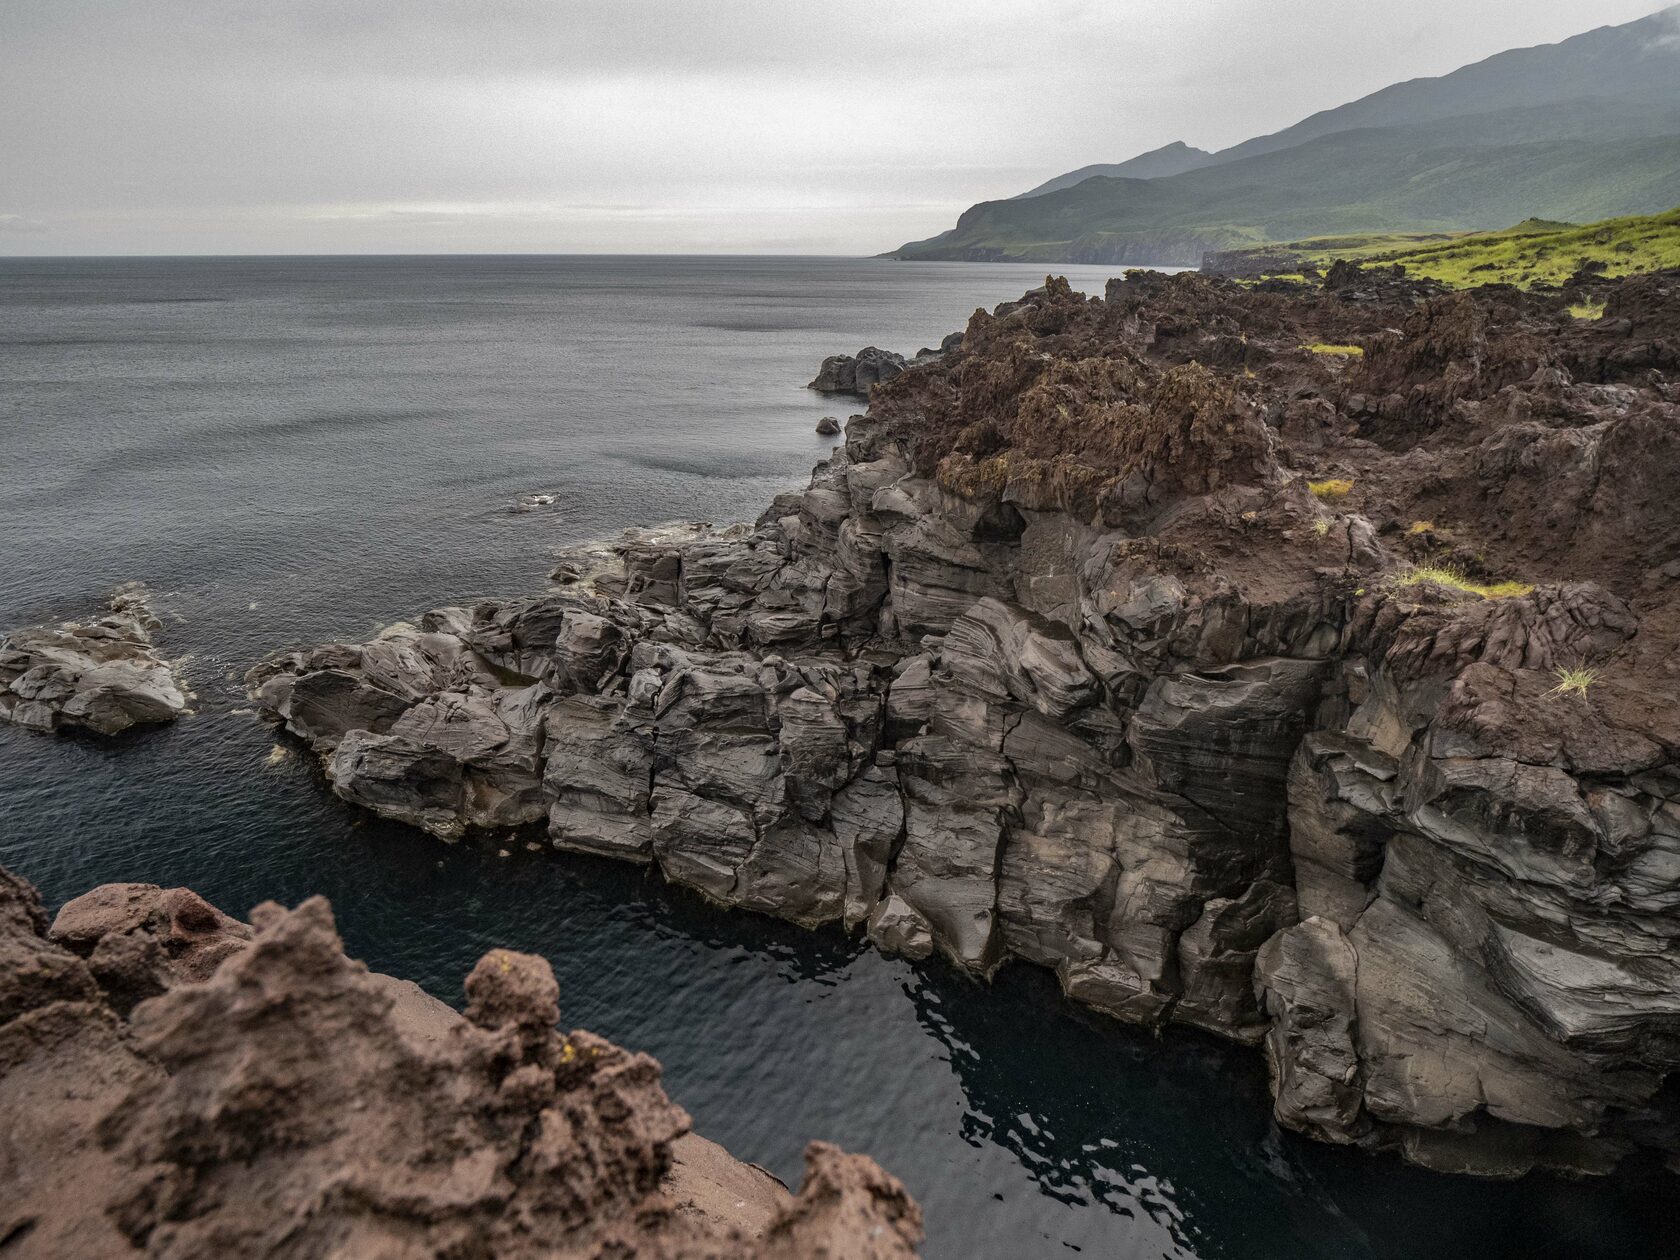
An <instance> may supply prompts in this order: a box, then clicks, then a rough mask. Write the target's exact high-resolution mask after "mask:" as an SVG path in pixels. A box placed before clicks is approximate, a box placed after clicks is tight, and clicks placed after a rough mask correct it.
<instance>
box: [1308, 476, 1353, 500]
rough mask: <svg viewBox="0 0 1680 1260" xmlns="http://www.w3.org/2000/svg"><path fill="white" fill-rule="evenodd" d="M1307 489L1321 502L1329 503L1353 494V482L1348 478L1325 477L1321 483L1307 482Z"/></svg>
mask: <svg viewBox="0 0 1680 1260" xmlns="http://www.w3.org/2000/svg"><path fill="white" fill-rule="evenodd" d="M1307 489H1308V490H1311V491H1312V492H1313V495H1314V496H1315V497H1316V498H1318V499H1319V500H1320V501H1321V502H1325V503H1329V502H1331V501H1332V500H1335V499H1345V498H1347V497H1348V495H1349V494H1351V493H1352V492H1353V480H1352V478H1349V477H1327V478H1325V479H1324V480H1323V481H1309V482H1307Z"/></svg>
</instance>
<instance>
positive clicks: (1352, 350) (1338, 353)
mask: <svg viewBox="0 0 1680 1260" xmlns="http://www.w3.org/2000/svg"><path fill="white" fill-rule="evenodd" d="M1301 349H1303V350H1306V351H1308V352H1310V353H1312V354H1322V355H1326V356H1328V357H1330V358H1336V359H1363V358H1364V357H1365V347H1364V346H1335V345H1331V344H1330V343H1329V342H1325V341H1316V342H1314V343H1313V344H1312V345H1310V346H1302V347H1301Z"/></svg>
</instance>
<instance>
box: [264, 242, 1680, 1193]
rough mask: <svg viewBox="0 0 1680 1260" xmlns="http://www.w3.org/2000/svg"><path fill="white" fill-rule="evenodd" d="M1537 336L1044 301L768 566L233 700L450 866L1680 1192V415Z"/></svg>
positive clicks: (1227, 294)
mask: <svg viewBox="0 0 1680 1260" xmlns="http://www.w3.org/2000/svg"><path fill="white" fill-rule="evenodd" d="M1356 281H1357V283H1356ZM1627 283H1630V284H1632V283H1634V282H1627ZM1639 283H1642V284H1646V285H1649V284H1650V283H1651V282H1650V281H1644V282H1639ZM1561 300H1562V299H1561V298H1559V297H1557V296H1555V295H1553V296H1548V295H1544V294H1520V293H1516V292H1514V291H1510V290H1494V291H1488V292H1483V293H1477V294H1473V295H1467V296H1458V297H1453V298H1445V299H1443V298H1442V297H1441V296H1440V295H1439V292H1438V291H1437V290H1436V289H1435V288H1433V287H1431V286H1409V285H1408V283H1407V282H1406V281H1404V280H1403V279H1400V278H1395V277H1393V276H1384V277H1379V278H1378V280H1375V281H1372V283H1370V284H1366V283H1365V282H1364V281H1363V280H1361V279H1360V278H1359V277H1350V276H1348V275H1346V274H1340V275H1338V277H1337V281H1336V284H1335V285H1333V286H1330V287H1328V288H1326V287H1324V286H1307V285H1292V286H1283V287H1280V288H1258V287H1257V288H1242V287H1239V286H1236V285H1233V284H1230V283H1226V282H1221V281H1218V280H1213V279H1209V278H1207V277H1202V276H1191V275H1186V276H1178V277H1172V278H1167V277H1162V276H1158V275H1151V274H1141V273H1134V274H1132V275H1131V276H1129V277H1128V278H1127V279H1126V280H1124V281H1119V282H1115V283H1113V284H1111V286H1110V288H1109V291H1108V293H1107V295H1106V297H1105V299H1104V300H1101V301H1095V300H1087V299H1085V298H1083V297H1080V296H1079V295H1076V294H1074V293H1073V292H1072V291H1071V290H1070V289H1069V288H1068V286H1067V285H1066V284H1065V282H1056V281H1052V282H1050V283H1047V284H1046V286H1045V287H1044V288H1042V289H1039V290H1035V291H1034V292H1032V293H1030V294H1028V295H1026V297H1025V298H1023V299H1022V300H1021V301H1020V302H1017V303H1009V304H1005V306H1003V307H1000V308H999V309H998V310H997V311H995V312H991V313H988V312H977V313H976V315H975V317H974V318H973V319H972V320H971V321H970V324H969V326H968V328H967V330H966V331H965V334H964V336H963V338H962V341H961V343H960V344H959V345H957V346H955V347H954V348H953V349H952V351H951V352H950V353H948V354H946V355H945V356H943V357H942V358H941V359H940V360H939V361H938V362H936V363H934V364H931V365H928V366H923V367H918V368H915V369H912V370H910V371H907V372H905V373H903V374H902V375H900V376H899V377H897V378H895V379H894V380H892V381H890V382H887V383H886V384H885V385H883V386H881V387H880V388H878V389H877V390H876V391H875V392H874V394H873V396H872V400H871V408H870V411H869V414H868V415H866V416H861V417H854V418H853V419H852V421H851V423H850V424H849V425H848V428H847V431H846V441H845V443H844V445H843V446H842V447H841V448H840V449H839V450H838V451H836V453H835V455H834V456H833V457H832V458H831V459H829V460H827V461H825V462H824V463H823V464H821V465H819V466H818V467H817V469H816V471H815V472H814V474H813V476H812V479H811V483H810V485H809V487H808V488H807V489H806V490H805V491H803V492H802V493H798V494H787V495H782V496H779V497H778V498H777V499H776V501H775V502H774V503H773V504H772V505H771V507H770V509H769V510H768V511H767V512H765V514H764V515H763V516H762V517H761V518H760V519H759V520H758V521H757V522H756V524H754V525H753V526H750V527H748V526H735V527H731V528H729V529H724V530H708V529H702V528H699V527H695V528H693V529H688V530H680V531H671V530H664V531H644V532H632V533H630V534H627V535H626V536H625V537H624V538H622V539H621V540H619V541H618V542H617V543H615V544H611V545H604V546H603V545H597V546H593V547H590V548H585V549H580V550H579V551H578V552H576V553H574V554H572V555H570V556H568V557H566V558H565V559H563V560H562V562H561V564H560V566H559V567H558V568H557V570H556V573H555V581H556V586H555V588H554V589H553V590H552V591H550V592H548V593H546V594H543V595H539V596H533V597H528V598H524V599H517V600H511V601H505V602H492V603H483V604H478V605H475V606H473V607H470V608H450V609H442V610H438V611H436V612H433V613H430V614H428V615H427V616H426V617H425V618H423V619H422V620H421V622H420V623H419V626H418V627H417V628H416V627H406V626H405V627H398V628H395V629H393V630H392V631H388V632H387V633H386V634H385V635H384V636H382V637H381V638H380V639H378V640H375V641H374V642H373V643H370V644H364V645H341V644H340V645H331V646H328V647H324V648H318V649H314V650H312V651H308V652H299V653H289V654H286V655H283V656H280V657H276V658H273V659H272V660H270V661H268V662H265V663H264V664H263V665H261V666H259V667H258V668H257V669H256V670H254V671H253V672H252V674H251V676H250V677H251V683H252V686H253V690H254V694H255V695H256V696H257V698H258V699H259V701H260V703H261V704H262V705H263V706H264V708H265V709H267V710H268V711H270V712H271V713H272V714H273V715H274V716H275V717H276V718H277V719H278V720H281V721H283V722H285V723H286V725H287V726H288V727H289V728H290V729H291V730H292V731H294V732H295V733H296V734H298V735H299V736H300V737H302V738H304V739H306V740H309V741H310V742H311V743H312V744H313V745H314V747H315V748H316V749H317V751H318V752H320V753H321V754H322V756H323V758H324V759H325V764H326V767H327V774H328V778H329V779H330V780H331V782H332V783H333V786H334V790H335V791H337V792H338V793H339V794H340V795H342V796H344V797H345V798H346V799H348V800H351V801H354V802H356V803H358V804H363V805H366V806H368V807H370V808H373V809H375V810H377V811H378V812H381V813H383V814H385V815H387V816H389V817H394V818H401V819H406V820H408V821H412V822H415V823H417V824H419V825H421V826H424V827H426V828H428V829H430V830H432V831H433V832H435V833H437V834H439V835H442V836H445V837H455V836H458V835H461V834H464V833H465V832H466V831H468V830H470V829H471V828H474V827H490V828H495V827H511V826H515V825H529V826H544V827H546V830H547V833H548V836H549V838H550V840H551V842H552V843H553V844H554V845H555V846H556V847H558V848H561V849H576V850H581V851H587V852H591V853H598V854H607V855H611V856H618V857H623V858H627V859H630V860H635V861H641V862H651V863H655V864H657V866H658V867H659V868H660V870H661V871H662V872H663V873H664V875H665V876H666V877H667V878H669V879H671V880H673V881H675V882H678V883H682V884H686V885H688V886H690V887H693V888H695V889H697V890H698V891H700V892H701V893H703V894H704V895H705V896H707V897H709V898H711V899H713V900H715V901H718V902H721V903H724V904H728V905H735V906H742V907H746V908H750V909H754V910H759V911H763V912H765V913H770V914H776V915H780V916H782V917H785V918H789V919H793V920H795V921H797V922H801V923H808V924H815V923H821V922H828V921H835V920H838V921H840V922H841V923H843V924H844V925H846V926H847V927H851V928H861V930H863V931H866V932H867V933H868V934H869V936H870V938H871V939H872V940H874V941H875V942H876V943H877V944H879V945H880V946H881V947H882V948H883V949H888V950H893V951H898V952H902V953H905V954H907V955H910V956H912V957H925V956H927V955H929V954H931V953H934V952H939V953H941V954H943V955H944V956H946V957H947V958H949V959H951V960H952V961H953V962H955V963H956V964H957V965H960V966H962V967H964V968H966V969H968V970H970V971H971V972H973V973H975V974H976V975H980V976H986V975H989V974H991V973H992V972H993V971H994V970H995V969H996V968H997V967H998V966H1000V965H1002V964H1003V963H1005V962H1006V961H1007V960H1009V959H1012V958H1013V959H1020V960H1024V961H1027V962H1031V963H1036V964H1038V965H1041V966H1044V967H1047V968H1050V969H1052V970H1054V971H1055V973H1056V974H1057V976H1058V977H1059V979H1060V981H1061V984H1062V987H1063V988H1064V990H1065V991H1066V992H1067V993H1068V994H1069V995H1070V996H1072V997H1073V998H1075V999H1077V1000H1079V1001H1081V1002H1084V1003H1087V1004H1089V1005H1091V1006H1094V1007H1096V1008H1098V1009H1101V1010H1104V1011H1107V1012H1110V1013H1112V1014H1113V1015H1115V1016H1117V1017H1119V1018H1121V1019H1125V1020H1129V1021H1133V1022H1136V1023H1140V1024H1146V1025H1151V1026H1160V1025H1163V1024H1169V1023H1178V1024H1188V1025H1192V1026H1195V1027H1199V1028H1204V1029H1208V1030H1210V1031H1213V1032H1216V1033H1219V1034H1221V1035H1224V1036H1228V1037H1231V1038H1235V1039H1237V1040H1240V1041H1243V1042H1247V1043H1250V1044H1255V1045H1262V1044H1263V1045H1264V1047H1265V1051H1266V1053H1267V1055H1268V1057H1269V1060H1270V1062H1271V1064H1272V1069H1273V1080H1274V1089H1275V1093H1276V1096H1277V1114H1278V1117H1279V1119H1280V1120H1281V1121H1282V1122H1283V1123H1285V1124H1287V1125H1289V1126H1290V1127H1292V1128H1295V1129H1299V1130H1301V1131H1303V1132H1307V1133H1310V1134H1312V1135H1314V1136H1317V1137H1320V1138H1323V1139H1327V1140H1331V1141H1338V1142H1346V1143H1357V1144H1361V1145H1365V1146H1369V1147H1375V1148H1398V1149H1400V1150H1402V1151H1403V1152H1404V1153H1405V1154H1407V1155H1408V1156H1409V1157H1410V1158H1412V1159H1414V1160H1417V1161H1419V1162H1422V1163H1426V1164H1429V1165H1431V1166H1434V1167H1439V1168H1450V1169H1459V1170H1464V1171H1471V1172H1480V1173H1488V1174H1509V1173H1515V1172H1520V1171H1522V1170H1524V1169H1526V1168H1529V1167H1534V1166H1551V1167H1560V1168H1569V1169H1575V1170H1582V1171H1599V1170H1602V1169H1605V1168H1607V1167H1609V1166H1611V1165H1613V1164H1614V1163H1615V1162H1616V1160H1617V1159H1619V1158H1620V1157H1621V1156H1622V1155H1623V1154H1625V1153H1627V1152H1629V1151H1631V1150H1634V1149H1637V1148H1654V1149H1656V1150H1659V1151H1661V1152H1663V1153H1665V1154H1666V1155H1668V1156H1670V1157H1676V1156H1680V1109H1677V1106H1676V1099H1675V1097H1674V1095H1673V1091H1672V1090H1671V1089H1670V1088H1668V1087H1667V1086H1666V1085H1665V1080H1666V1078H1667V1076H1668V1074H1669V1073H1671V1072H1673V1071H1674V1070H1675V1069H1676V1068H1677V1067H1680V1039H1677V1031H1680V1022H1676V1014H1677V1013H1680V1012H1677V1011H1676V1009H1675V1007H1676V1003H1677V999H1676V997H1675V994H1676V993H1680V983H1677V981H1680V972H1677V970H1676V968H1677V967H1680V944H1677V941H1680V716H1677V715H1680V705H1677V704H1675V703H1674V701H1675V700H1676V698H1677V696H1680V674H1677V670H1680V667H1677V666H1676V665H1674V663H1673V662H1674V661H1675V660H1676V659H1680V656H1677V655H1676V654H1675V652H1674V650H1673V649H1674V648H1675V647H1676V646H1677V644H1680V583H1677V582H1676V580H1675V579H1676V577H1677V576H1680V497H1677V496H1675V495H1674V494H1673V493H1672V487H1671V486H1668V485H1667V481H1668V480H1671V478H1670V477H1668V472H1669V471H1671V470H1672V469H1674V468H1675V467H1680V400H1677V398H1676V396H1675V391H1674V388H1673V386H1672V385H1671V384H1670V383H1668V382H1667V381H1666V380H1665V379H1664V378H1661V377H1659V376H1654V375H1651V373H1650V370H1649V369H1648V368H1645V367H1640V368H1637V369H1635V368H1634V367H1632V366H1627V367H1625V368H1618V367H1615V366H1614V365H1616V364H1629V365H1631V364H1633V363H1640V364H1643V363H1645V362H1647V360H1648V357H1649V355H1648V353H1647V352H1646V351H1645V350H1640V351H1638V352H1637V353H1634V354H1631V355H1625V354H1623V350H1625V349H1626V347H1627V346H1628V344H1629V343H1630V342H1632V341H1637V342H1638V344H1639V345H1640V346H1651V345H1656V344H1658V343H1662V344H1666V342H1663V338H1664V337H1666V336H1669V335H1671V333H1672V331H1673V330H1672V329H1671V328H1670V324H1671V323H1672V320H1670V321H1669V323H1664V322H1663V320H1662V319H1661V318H1657V317H1652V318H1649V319H1645V320H1643V321H1642V322H1641V321H1635V320H1633V319H1631V318H1629V319H1628V320H1627V321H1625V324H1623V323H1614V322H1611V321H1599V322H1598V323H1597V324H1595V325H1593V326H1591V327H1589V328H1585V329H1583V328H1581V327H1579V326H1578V325H1577V324H1576V322H1575V321H1572V320H1570V319H1568V317H1567V316H1565V315H1564V314H1563V312H1562V310H1561V306H1560V303H1561ZM1324 344H1329V345H1332V346H1345V345H1354V346H1359V347H1364V348H1367V349H1368V353H1367V354H1366V355H1365V356H1363V357H1361V356H1359V355H1354V354H1340V355H1325V354H1321V353H1317V352H1316V351H1315V350H1314V349H1313V347H1316V346H1321V345H1324ZM1583 363H1590V364H1592V365H1594V371H1595V372H1596V373H1597V374H1598V375H1599V376H1602V377H1608V378H1610V379H1607V380H1604V379H1600V380H1592V381H1583V380H1581V379H1578V378H1577V377H1576V376H1575V374H1574V371H1573V370H1572V368H1571V366H1570V365H1571V364H1577V365H1579V364H1583ZM1536 479H1540V481H1541V482H1542V483H1543V485H1544V487H1545V489H1544V490H1541V489H1537V487H1536Z"/></svg>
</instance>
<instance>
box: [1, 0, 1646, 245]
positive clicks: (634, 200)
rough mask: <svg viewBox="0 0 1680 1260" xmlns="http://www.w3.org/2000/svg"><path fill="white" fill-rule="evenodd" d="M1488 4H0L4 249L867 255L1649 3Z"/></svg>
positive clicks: (337, 0) (1449, 0) (965, 0)
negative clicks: (1061, 186)
mask: <svg viewBox="0 0 1680 1260" xmlns="http://www.w3.org/2000/svg"><path fill="white" fill-rule="evenodd" d="M1472 3H1473V5H1474V7H1475V8H1476V9H1477V13H1476V20H1475V21H1473V22H1467V21H1466V20H1465V8H1466V5H1465V4H1464V0H1413V3H1411V4H1409V5H1405V6H1400V5H1394V4H1393V3H1392V2H1391V0H1341V3H1339V4H1338V5H1336V6H1335V21H1333V22H1330V23H1328V24H1327V23H1325V22H1324V20H1323V18H1324V13H1325V8H1326V6H1325V4H1324V3H1323V0H1267V3H1265V4H1256V3H1254V0H1198V3H1195V4H1185V3H1183V0H1126V2H1125V3H1120V2H1118V0H1033V2H1032V3H1022V2H1021V0H914V2H913V3H906V2H905V0H846V2H824V0H709V2H707V3H696V2H695V0H261V2H259V0H147V2H146V3H144V4H139V3H132V2H130V0H0V6H3V8H0V171H4V172H5V177H4V185H3V186H4V189H5V194H6V196H7V198H8V200H10V201H11V202H12V204H13V205H14V206H16V207H17V209H18V210H19V211H20V212H26V213H27V214H28V215H29V216H30V219H31V221H33V220H36V219H44V220H48V221H50V222H51V223H52V224H53V230H52V232H51V234H50V236H45V237H42V239H40V240H39V241H38V242H33V241H31V240H30V239H29V237H28V236H27V235H26V234H25V233H22V232H20V231H19V230H18V229H17V228H15V227H14V228H10V229H7V243H6V245H5V246H4V247H3V248H4V249H5V250H6V251H7V252H15V251H18V250H22V249H41V250H45V249H49V248H50V249H54V250H72V251H87V252H124V251H127V250H145V251H169V252H175V251H181V250H188V251H190V250H194V249H204V250H234V251H263V250H294V249H303V250H309V249H398V250H401V249H430V248H451V249H462V248H466V249H471V248H481V249H503V248H510V249H511V248H517V249H550V250H557V251H565V250H568V249H603V250H610V249H614V248H620V247H622V248H625V249H632V248H633V249H635V250H638V251H641V250H647V249H650V248H658V247H661V246H663V247H665V248H669V249H673V250H690V249H711V248H719V249H725V250H728V251H732V252H733V251H751V250H753V249H757V248H764V249H801V248H803V249H809V250H813V251H828V252H833V251H837V250H838V251H845V252H859V253H863V252H869V253H873V252H876V251H878V250H882V249H886V248H889V247H891V246H893V245H895V244H897V243H899V242H900V241H901V240H906V239H910V238H913V237H917V236H924V235H928V234H929V233H931V232H934V231H938V230H939V229H941V228H943V227H945V226H948V224H949V222H950V221H951V219H952V218H954V216H955V215H956V213H958V212H959V211H960V210H962V209H963V208H964V207H966V206H967V205H969V204H970V203H972V202H974V201H979V200H984V199H987V198H992V197H1002V196H1008V195H1011V194H1013V193H1016V192H1019V191H1020V190H1021V189H1023V188H1026V187H1030V186H1031V185H1033V184H1035V183H1038V182H1039V181H1040V180H1042V179H1044V178H1047V177H1049V176H1051V175H1054V174H1057V173H1060V172H1061V171H1064V170H1069V169H1072V168H1074V167H1076V166H1082V165H1085V164H1087V163H1090V162H1096V161H1113V160H1118V159H1121V158H1125V157H1128V156H1131V155H1132V154H1134V153H1137V152H1141V151H1143V150H1145V149H1149V148H1154V147H1156V146H1158V145H1161V144H1164V143H1167V142H1169V141H1172V140H1179V139H1182V140H1186V141H1188V142H1190V143H1193V144H1198V145H1201V146H1203V147H1220V146H1223V145H1226V144H1230V143H1234V142H1236V141H1238V140H1241V139H1244V138H1246V137H1247V136H1250V135H1254V134H1258V133H1260V132H1264V131H1269V130H1274V129H1276V128H1278V127H1282V126H1286V125H1288V124H1289V123H1291V122H1294V121H1296V120H1297V119H1298V118H1301V117H1304V116H1305V115H1306V114H1309V113H1311V112H1313V111H1315V110H1317V109H1321V108H1324V107H1327V106H1331V105H1335V104H1339V103H1341V102H1342V101H1346V100H1349V99H1352V98H1354V97H1357V96H1360V95H1363V94H1364V93H1366V92H1369V91H1372V90H1375V89H1377V88H1380V87H1382V86H1385V85H1386V84H1388V83H1390V82H1393V81H1395V80H1397V79H1401V78H1407V77H1411V76H1414V75H1418V74H1436V73H1441V72H1444V71H1446V70H1450V69H1452V68H1454V67H1455V66H1457V65H1459V64H1461V63H1462V62H1464V61H1466V60H1470V59H1474V58H1475V57H1479V56H1483V55H1487V54H1491V53H1493V52H1496V51H1499V50H1501V49H1503V48H1506V47H1510V46H1513V45H1517V44H1523V43H1537V42H1546V41H1549V40H1554V39H1558V38H1562V37H1565V36H1567V35H1569V34H1572V33H1574V32H1576V31H1579V30H1583V29H1586V28H1587V27H1589V26H1593V25H1597V24H1600V23H1603V22H1610V21H1616V22H1619V21H1626V20H1629V19H1631V18H1634V17H1637V16H1640V15H1641V14H1642V13H1643V12H1646V11H1648V9H1649V7H1650V6H1649V3H1648V0H1472ZM1304 31H1310V32H1312V38H1311V41H1310V50H1306V49H1304V45H1303V37H1302V32H1304ZM802 224H803V225H804V228H803V229H802V228H801V225H802ZM802 230H803V231H804V233H805V235H804V236H803V237H802V235H801V232H802ZM660 232H664V233H665V234H666V236H665V237H664V239H663V240H662V239H661V237H660V235H659V234H660Z"/></svg>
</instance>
